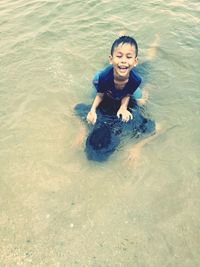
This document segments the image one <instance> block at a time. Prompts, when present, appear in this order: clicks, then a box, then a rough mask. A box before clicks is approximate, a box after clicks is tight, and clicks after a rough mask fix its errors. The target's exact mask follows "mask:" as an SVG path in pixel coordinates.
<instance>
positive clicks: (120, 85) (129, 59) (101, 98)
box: [87, 36, 141, 124]
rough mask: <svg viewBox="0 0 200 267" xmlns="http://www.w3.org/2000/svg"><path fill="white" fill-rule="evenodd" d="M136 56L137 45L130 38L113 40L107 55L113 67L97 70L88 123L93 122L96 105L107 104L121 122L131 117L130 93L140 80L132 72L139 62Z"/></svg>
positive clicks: (94, 121) (124, 37)
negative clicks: (129, 108)
mask: <svg viewBox="0 0 200 267" xmlns="http://www.w3.org/2000/svg"><path fill="white" fill-rule="evenodd" d="M137 56H138V45H137V42H136V41H135V40H134V39H133V38H131V37H129V36H121V37H120V38H118V39H117V40H115V41H114V43H113V45H112V47H111V55H110V56H109V62H110V64H111V65H112V66H109V67H108V68H106V69H105V70H104V71H103V72H102V73H100V75H99V78H98V81H94V84H95V87H96V89H97V95H96V97H95V99H94V102H93V104H92V107H91V110H90V112H89V113H88V115H87V121H88V123H91V124H95V123H96V120H97V113H96V109H97V108H98V107H99V106H100V107H102V106H103V107H104V108H105V107H106V106H107V108H108V110H107V111H111V110H112V111H113V112H112V113H115V112H116V115H117V117H118V118H119V117H121V119H122V121H124V122H128V121H129V119H132V114H131V112H130V111H129V110H128V106H129V101H130V96H131V95H132V94H133V93H134V92H135V91H136V89H137V88H138V87H139V85H140V83H141V78H140V77H139V76H138V75H137V74H136V73H135V72H133V71H132V69H133V68H134V67H135V66H136V65H137V63H138V57H137ZM109 113H110V112H109Z"/></svg>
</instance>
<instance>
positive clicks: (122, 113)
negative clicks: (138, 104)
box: [117, 95, 133, 122]
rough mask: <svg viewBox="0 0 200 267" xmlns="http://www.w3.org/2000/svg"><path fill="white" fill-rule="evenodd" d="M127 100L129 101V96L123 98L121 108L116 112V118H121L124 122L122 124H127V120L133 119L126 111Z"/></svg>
mask: <svg viewBox="0 0 200 267" xmlns="http://www.w3.org/2000/svg"><path fill="white" fill-rule="evenodd" d="M129 100H130V96H129V95H127V96H125V97H123V98H122V100H121V106H120V108H119V110H118V112H117V117H118V118H120V117H121V119H122V121H124V122H128V121H129V119H131V120H132V118H133V115H132V114H131V113H130V112H129V111H128V110H127V108H128V103H129Z"/></svg>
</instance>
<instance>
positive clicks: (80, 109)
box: [75, 36, 155, 161]
mask: <svg viewBox="0 0 200 267" xmlns="http://www.w3.org/2000/svg"><path fill="white" fill-rule="evenodd" d="M109 62H110V66H109V67H107V68H106V69H104V70H103V71H102V72H101V73H100V74H99V75H98V77H97V76H96V79H94V81H93V83H94V85H95V87H96V90H97V94H96V96H95V99H94V101H93V104H92V106H91V107H90V106H87V105H84V104H79V105H77V106H76V107H75V110H76V113H77V114H78V115H79V116H81V117H82V118H83V119H84V120H87V122H88V124H92V125H93V128H92V131H91V132H90V134H89V136H88V138H87V140H86V147H85V152H86V155H87V157H88V159H91V160H95V161H104V160H106V159H107V158H108V157H109V156H110V155H111V154H112V153H113V152H114V151H115V150H116V148H117V146H118V145H119V143H120V137H121V136H124V135H127V134H128V135H130V136H132V137H139V136H140V135H141V134H144V133H145V134H146V133H152V132H155V122H154V121H152V120H149V119H146V118H144V117H143V116H142V115H141V114H140V111H139V108H138V106H137V102H136V100H135V99H134V98H133V97H132V95H133V96H135V95H134V94H136V95H139V96H141V92H140V89H138V88H139V85H140V83H141V78H140V77H139V76H138V74H137V73H136V72H135V71H134V70H133V68H134V67H135V66H136V65H137V63H138V45H137V42H136V41H135V39H133V38H132V37H129V36H121V37H119V38H118V39H116V40H115V41H114V43H113V45H112V47H111V54H110V56H109ZM88 111H89V112H88ZM86 114H87V116H86ZM151 138H152V137H151ZM142 143H143V144H145V143H146V141H145V142H144V141H143V142H141V144H142ZM139 147H140V146H139V145H137V146H136V148H139ZM134 151H135V150H134Z"/></svg>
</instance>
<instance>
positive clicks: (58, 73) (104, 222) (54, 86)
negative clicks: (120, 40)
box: [0, 0, 200, 267]
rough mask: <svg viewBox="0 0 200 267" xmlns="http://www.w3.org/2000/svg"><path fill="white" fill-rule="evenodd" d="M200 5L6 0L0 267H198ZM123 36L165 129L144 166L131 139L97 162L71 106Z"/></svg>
mask: <svg viewBox="0 0 200 267" xmlns="http://www.w3.org/2000/svg"><path fill="white" fill-rule="evenodd" d="M199 11H200V8H199V2H198V1H195V0H193V1H187V0H185V1H179V0H177V1H173V2H172V1H169V0H168V1H164V2H163V1H162V2H161V1H145V3H141V1H138V0H136V1H132V2H131V3H130V1H124V2H122V1H117V2H115V3H113V1H110V0H106V1H96V0H88V1H85V2H81V1H67V2H66V1H65V2H64V1H50V2H49V1H37V0H28V1H24V0H20V1H11V0H9V1H5V0H3V1H1V3H0V28H1V38H0V46H1V51H0V76H1V80H0V121H1V131H0V151H1V154H0V173H1V175H0V193H1V194H0V195H1V202H0V203H1V204H0V205H1V217H0V218H1V219H0V226H1V227H0V237H1V241H0V242H1V248H2V251H1V259H0V260H1V263H2V266H110V267H113V266H128V267H129V266H130V267H132V266H138V267H140V266H148V267H151V266H152V267H155V266H176V267H177V266H180V267H188V266H191V267H197V266H199V264H200V257H199V255H200V251H199V242H200V236H199V231H198V230H199V223H200V221H199V208H200V203H199V178H200V169H199V151H200V149H199V134H200V133H199V132H200V129H199V113H200V111H199V85H198V84H199V81H198V77H199V58H198V55H199V49H200V46H199ZM120 32H123V33H125V34H129V35H131V36H134V37H135V38H136V39H137V41H138V43H139V62H140V65H139V66H138V72H139V73H140V74H141V76H142V77H143V88H144V89H147V91H148V92H149V102H148V105H147V107H146V108H145V110H146V113H147V114H148V115H149V116H150V117H152V118H153V119H155V120H156V121H157V122H159V123H161V125H162V128H163V133H162V134H161V135H160V136H159V137H158V138H157V139H155V140H154V141H153V142H151V143H150V144H149V145H147V146H145V147H144V148H143V150H142V151H141V154H140V158H139V160H138V161H137V162H136V163H134V162H132V161H130V159H129V157H128V156H129V155H128V151H129V149H130V147H131V145H132V144H131V143H130V141H125V142H124V143H123V145H122V146H120V149H119V151H117V153H114V154H113V155H112V156H111V158H110V159H109V161H108V162H106V163H103V164H102V163H94V162H90V161H88V160H87V159H86V157H85V154H84V144H80V143H78V146H75V145H74V140H75V139H76V137H77V136H78V134H79V132H80V131H81V129H82V128H84V124H82V123H81V122H80V121H79V119H78V118H77V117H76V116H75V114H74V113H73V108H74V106H75V105H76V104H77V103H80V102H82V103H86V104H89V103H91V101H92V93H91V92H92V90H93V89H92V88H91V80H92V77H93V75H94V73H95V72H96V71H98V70H99V69H100V68H103V67H104V66H105V64H107V58H108V55H109V51H110V46H111V44H112V42H113V40H114V39H115V38H116V37H117V36H118V34H119V33H120ZM158 37H159V42H156V40H158V39H157V38H158ZM150 47H154V48H156V54H154V53H153V52H152V51H155V50H152V49H151V50H150V52H149V48H150ZM83 138H84V137H83ZM85 138H86V136H85Z"/></svg>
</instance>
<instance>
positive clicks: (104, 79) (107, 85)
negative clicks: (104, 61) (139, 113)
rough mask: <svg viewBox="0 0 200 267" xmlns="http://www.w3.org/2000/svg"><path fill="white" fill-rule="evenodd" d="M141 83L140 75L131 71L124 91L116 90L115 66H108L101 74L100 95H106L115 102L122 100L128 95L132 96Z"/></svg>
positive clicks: (98, 86)
mask: <svg viewBox="0 0 200 267" xmlns="http://www.w3.org/2000/svg"><path fill="white" fill-rule="evenodd" d="M140 83H141V78H140V77H139V76H138V74H137V73H136V72H135V71H133V70H131V72H130V75H129V80H128V82H127V84H126V85H125V87H124V88H123V89H122V90H118V89H116V88H115V84H114V73H113V66H108V67H107V68H106V69H105V70H104V71H102V72H101V73H100V76H99V82H98V85H97V92H98V93H105V94H106V95H107V96H108V97H110V98H112V99H114V100H121V99H122V98H123V97H125V96H127V95H132V94H133V93H134V92H135V90H136V89H137V88H138V86H139V85H140Z"/></svg>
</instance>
